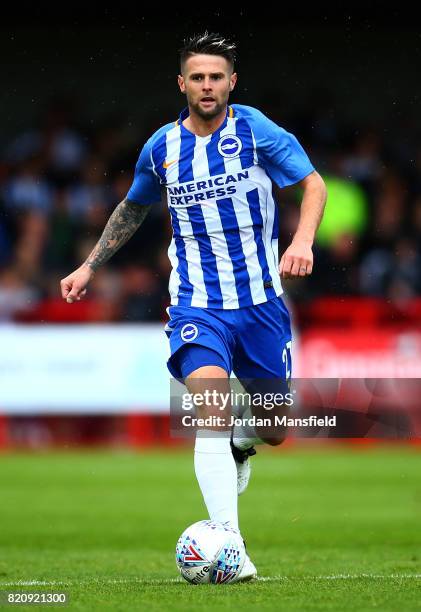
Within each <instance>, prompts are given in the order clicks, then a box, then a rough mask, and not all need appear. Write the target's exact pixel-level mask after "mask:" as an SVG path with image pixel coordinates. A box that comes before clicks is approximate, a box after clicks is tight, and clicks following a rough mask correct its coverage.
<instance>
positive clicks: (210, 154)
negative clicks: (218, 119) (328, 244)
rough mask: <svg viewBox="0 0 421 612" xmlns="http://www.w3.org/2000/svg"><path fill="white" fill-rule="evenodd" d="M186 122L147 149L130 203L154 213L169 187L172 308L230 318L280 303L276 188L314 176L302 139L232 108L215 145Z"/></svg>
mask: <svg viewBox="0 0 421 612" xmlns="http://www.w3.org/2000/svg"><path fill="white" fill-rule="evenodd" d="M187 116H188V109H185V110H184V111H183V112H182V113H181V115H180V117H179V119H178V120H177V121H176V122H175V123H170V124H167V125H165V126H163V127H162V128H160V129H159V130H158V131H157V132H155V133H154V134H153V136H152V137H151V138H150V139H149V140H148V141H147V143H146V144H145V146H144V147H143V149H142V152H141V153H140V156H139V159H138V162H137V164H136V171H135V177H134V180H133V184H132V186H131V188H130V190H129V192H128V194H127V199H128V200H130V201H132V202H135V203H137V204H140V205H142V204H143V205H144V204H152V203H154V202H157V201H160V198H161V195H160V193H161V187H166V190H167V201H168V207H169V211H170V215H171V223H172V228H173V237H172V240H171V244H170V246H169V249H168V256H169V258H170V261H171V264H172V272H171V276H170V283H169V291H170V295H171V304H173V305H180V306H200V307H202V308H227V309H231V308H242V307H245V306H251V305H252V304H260V303H262V302H266V301H267V300H270V299H273V298H275V297H276V296H278V295H281V293H282V287H281V282H280V279H279V272H278V211H277V206H276V203H275V201H274V199H273V197H272V180H273V181H275V182H276V183H277V184H278V185H279V186H280V187H285V186H287V185H292V184H294V183H297V182H298V181H300V180H302V179H303V178H304V177H306V176H307V175H308V174H310V173H311V172H313V170H314V168H313V166H312V164H311V162H310V160H309V158H308V157H307V155H306V153H305V151H304V149H303V148H302V146H301V145H300V143H299V142H298V140H297V139H296V138H295V136H293V134H290V133H289V132H287V131H286V130H284V129H283V128H281V127H279V126H278V125H276V124H275V123H274V122H273V121H271V120H270V119H268V118H267V117H266V116H265V115H264V114H263V113H261V112H260V111H258V110H257V109H255V108H252V107H250V106H243V105H239V104H233V105H232V106H229V107H228V108H227V116H226V118H225V120H224V122H223V124H222V125H221V126H220V128H219V129H218V130H217V131H216V132H214V133H213V134H209V136H197V135H195V134H193V133H192V132H190V131H189V130H187V129H186V128H185V127H184V126H183V124H182V122H183V120H184V119H185V118H186V117H187Z"/></svg>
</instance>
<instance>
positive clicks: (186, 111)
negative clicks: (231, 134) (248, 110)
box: [175, 106, 234, 138]
mask: <svg viewBox="0 0 421 612" xmlns="http://www.w3.org/2000/svg"><path fill="white" fill-rule="evenodd" d="M188 116H189V107H188V106H186V107H185V108H183V110H182V111H181V113H180V116H179V118H178V119H177V121H176V122H175V125H179V126H180V127H181V129H182V130H184V131H185V132H187V133H188V134H190V135H191V136H196V138H209V136H213V135H214V134H217V133H218V132H220V131H221V130H223V129H224V128H225V127H226V125H227V121H228V117H234V109H233V108H232V106H227V113H226V115H225V119H224V121H223V123H222V124H221V125H220V126H219V128H218V129H217V130H215V132H212V133H211V134H208V135H207V136H199V135H198V134H195V133H194V132H191V131H190V130H188V129H187V128H186V127H185V126H184V125H183V121H184V119H187V117H188Z"/></svg>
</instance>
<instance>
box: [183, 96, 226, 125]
mask: <svg viewBox="0 0 421 612" xmlns="http://www.w3.org/2000/svg"><path fill="white" fill-rule="evenodd" d="M226 104H227V102H226V101H225V102H221V103H220V104H218V102H216V103H215V106H214V108H213V109H212V110H203V108H201V106H200V104H199V103H197V104H193V103H192V102H190V101H189V106H190V108H191V109H192V110H194V112H195V113H196V115H199V117H200V118H201V119H204V120H205V121H209V120H210V119H213V118H214V117H216V116H217V115H220V114H221V113H222V112H223V111H224V110H225V107H226Z"/></svg>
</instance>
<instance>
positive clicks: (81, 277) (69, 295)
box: [60, 264, 94, 304]
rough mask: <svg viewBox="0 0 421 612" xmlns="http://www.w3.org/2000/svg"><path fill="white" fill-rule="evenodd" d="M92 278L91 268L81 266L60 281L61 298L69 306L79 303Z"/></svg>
mask: <svg viewBox="0 0 421 612" xmlns="http://www.w3.org/2000/svg"><path fill="white" fill-rule="evenodd" d="M93 276H94V271H93V270H92V268H90V267H89V266H87V265H85V264H82V265H81V266H80V268H78V269H77V270H75V271H74V272H72V273H71V274H69V276H66V278H63V279H62V280H61V281H60V288H61V297H62V298H63V299H64V300H66V302H68V303H69V304H72V303H73V302H79V301H80V300H81V299H82V298H83V297H84V296H85V295H86V286H87V284H88V283H89V281H90V280H91V278H92V277H93Z"/></svg>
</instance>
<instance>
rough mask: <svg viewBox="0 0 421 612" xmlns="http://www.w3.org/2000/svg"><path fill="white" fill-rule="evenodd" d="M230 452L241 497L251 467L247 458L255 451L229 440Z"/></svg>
mask: <svg viewBox="0 0 421 612" xmlns="http://www.w3.org/2000/svg"><path fill="white" fill-rule="evenodd" d="M231 451H232V455H233V457H234V460H235V465H236V466H237V493H238V495H241V494H242V493H244V491H245V490H246V489H247V486H248V483H249V480H250V474H251V465H250V459H249V457H252V456H253V455H255V454H256V450H255V449H254V448H253V446H251V447H250V448H247V449H245V450H241V449H240V448H237V447H236V446H234V444H233V442H232V440H231ZM252 565H253V564H252ZM253 567H254V566H253Z"/></svg>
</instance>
